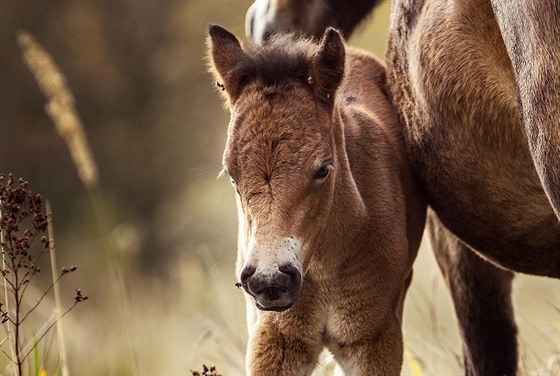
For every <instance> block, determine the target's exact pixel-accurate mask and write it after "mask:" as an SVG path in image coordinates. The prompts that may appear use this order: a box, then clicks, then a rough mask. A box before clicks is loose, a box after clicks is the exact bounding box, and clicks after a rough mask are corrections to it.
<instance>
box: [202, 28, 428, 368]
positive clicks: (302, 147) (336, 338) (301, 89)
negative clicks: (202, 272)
mask: <svg viewBox="0 0 560 376" xmlns="http://www.w3.org/2000/svg"><path fill="white" fill-rule="evenodd" d="M209 34H210V37H209V50H210V51H209V54H210V59H211V65H212V70H213V72H214V74H215V78H216V79H217V81H218V86H219V87H220V88H222V91H223V93H224V96H225V99H226V101H227V105H228V107H229V109H230V112H231V121H230V124H229V128H228V138H227V144H226V149H225V152H224V159H223V166H224V171H225V172H226V173H227V174H228V175H229V176H230V177H231V181H232V184H233V186H234V187H235V189H236V197H237V207H238V215H239V244H238V262H237V275H238V276H239V278H240V280H241V284H242V286H243V288H244V290H245V291H246V292H247V295H246V297H247V311H248V324H249V325H248V326H249V334H250V338H249V344H248V353H247V373H248V374H251V375H309V374H311V372H312V371H313V369H314V368H315V365H316V363H317V360H318V356H319V354H320V352H321V351H322V349H323V347H324V346H326V347H327V348H328V349H329V350H330V351H331V352H332V353H333V355H334V357H335V359H336V360H337V362H338V364H339V366H340V367H341V368H342V369H343V370H344V371H345V373H347V374H352V375H373V374H378V375H398V374H399V373H400V371H401V366H402V358H403V343H402V333H401V318H402V317H401V316H402V308H403V302H404V297H405V293H406V290H407V288H408V286H409V284H410V281H411V278H412V263H413V261H414V259H415V257H416V254H417V250H418V247H419V243H420V240H421V237H422V231H423V227H424V221H425V210H426V206H425V204H424V202H423V200H422V199H421V197H420V195H419V194H418V191H417V189H416V186H415V184H414V181H413V178H412V175H411V172H410V170H409V166H408V163H407V159H406V154H405V146H404V143H403V135H402V130H401V128H400V126H399V122H398V120H397V117H396V113H395V111H394V109H393V107H392V106H391V104H390V102H389V101H388V99H387V94H386V92H385V69H384V67H383V66H382V65H381V64H380V63H379V61H377V60H376V59H375V58H373V57H372V56H370V55H368V54H366V53H364V52H362V51H358V50H356V49H352V48H346V47H345V45H344V42H343V40H342V37H341V36H340V35H339V33H338V32H337V31H335V30H334V29H328V30H327V31H326V32H325V34H324V35H323V38H322V40H321V41H320V43H318V44H316V43H313V42H311V41H309V40H296V39H293V38H292V37H288V36H284V37H278V38H276V39H273V40H271V41H270V43H268V44H267V45H266V46H264V47H249V48H246V49H243V48H242V47H241V45H240V43H239V41H238V40H237V39H236V37H235V36H234V35H232V34H231V33H230V32H228V31H227V30H225V29H223V28H221V27H219V26H211V27H210V29H209ZM255 307H256V308H255Z"/></svg>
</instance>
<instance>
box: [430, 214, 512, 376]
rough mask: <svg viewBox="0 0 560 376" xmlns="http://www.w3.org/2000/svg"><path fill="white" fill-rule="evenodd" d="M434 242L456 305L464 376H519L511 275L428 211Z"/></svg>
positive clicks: (432, 240) (432, 241) (439, 262)
mask: <svg viewBox="0 0 560 376" xmlns="http://www.w3.org/2000/svg"><path fill="white" fill-rule="evenodd" d="M428 230H429V234H430V241H431V244H432V248H433V251H434V254H435V256H436V259H437V262H438V264H439V267H440V269H441V271H442V273H443V275H444V278H445V281H446V283H447V286H448V287H449V290H450V291H451V297H452V299H453V303H454V305H455V313H456V315H457V319H458V321H459V326H460V331H461V336H462V338H463V352H464V354H463V357H464V364H465V374H467V375H469V376H474V375H477V376H478V375H488V376H491V375H508V376H509V375H515V373H516V370H517V342H516V333H517V329H516V326H515V321H514V315H513V307H512V303H511V282H512V279H513V273H511V272H509V271H506V270H503V269H500V268H498V267H496V266H494V265H493V264H491V263H489V262H487V261H485V260H483V259H482V258H481V257H479V256H478V255H477V254H476V253H475V252H473V251H472V250H471V249H470V248H468V247H467V246H466V245H465V244H464V243H463V242H461V241H460V240H459V239H458V238H457V237H456V236H455V235H453V234H452V233H451V232H450V231H449V230H447V229H446V228H445V227H444V226H443V224H442V223H441V222H440V221H439V219H438V218H437V216H436V214H435V213H434V212H433V211H432V210H431V209H430V210H429V213H428Z"/></svg>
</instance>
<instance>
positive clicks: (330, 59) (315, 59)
mask: <svg viewBox="0 0 560 376" xmlns="http://www.w3.org/2000/svg"><path fill="white" fill-rule="evenodd" d="M345 54H346V51H345V48H344V41H343V40H342V37H341V36H340V34H339V32H338V31H336V30H335V29H333V28H331V27H329V28H328V29H327V30H326V31H325V33H324V34H323V38H322V39H321V42H320V43H319V47H318V49H317V50H316V52H315V53H314V54H313V55H312V57H311V66H310V77H309V83H310V84H311V85H312V86H313V90H314V91H315V95H317V96H318V97H319V98H320V99H321V100H323V101H324V102H326V103H328V104H332V103H333V100H334V95H335V93H336V89H337V88H338V86H339V85H340V83H341V82H342V78H343V76H344V57H345Z"/></svg>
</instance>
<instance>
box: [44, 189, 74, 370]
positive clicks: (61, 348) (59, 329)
mask: <svg viewBox="0 0 560 376" xmlns="http://www.w3.org/2000/svg"><path fill="white" fill-rule="evenodd" d="M45 205H46V209H47V213H52V210H51V203H50V202H49V201H48V200H47V201H46V203H45ZM47 229H48V236H49V254H50V256H51V273H52V281H53V285H54V302H55V314H56V315H57V317H58V316H59V315H60V314H61V312H62V308H61V307H62V304H61V302H60V287H59V284H58V283H57V281H58V279H59V278H60V276H59V275H57V272H58V266H57V263H56V249H55V247H54V228H53V223H52V215H50V214H48V222H47ZM56 334H57V336H56V337H57V340H58V353H59V358H60V373H61V375H62V376H68V375H69V372H68V360H67V353H66V343H65V342H64V328H63V325H62V320H60V319H59V320H56Z"/></svg>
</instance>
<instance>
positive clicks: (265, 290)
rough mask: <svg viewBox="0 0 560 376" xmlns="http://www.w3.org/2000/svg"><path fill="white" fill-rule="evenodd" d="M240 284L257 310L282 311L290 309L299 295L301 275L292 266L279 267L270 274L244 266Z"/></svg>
mask: <svg viewBox="0 0 560 376" xmlns="http://www.w3.org/2000/svg"><path fill="white" fill-rule="evenodd" d="M241 284H242V285H243V288H244V289H245V291H246V292H247V293H248V294H250V295H251V296H252V297H253V298H254V299H255V304H256V306H257V308H258V309H261V310H263V311H284V310H286V309H288V308H290V307H291V306H292V305H293V304H294V302H295V300H296V298H297V295H298V293H299V289H300V286H301V273H300V271H299V270H298V269H297V268H296V267H294V266H292V265H284V266H281V267H279V268H278V269H277V270H276V271H274V272H272V273H263V272H258V271H257V270H256V268H254V267H252V266H246V267H245V268H243V271H242V272H241Z"/></svg>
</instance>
